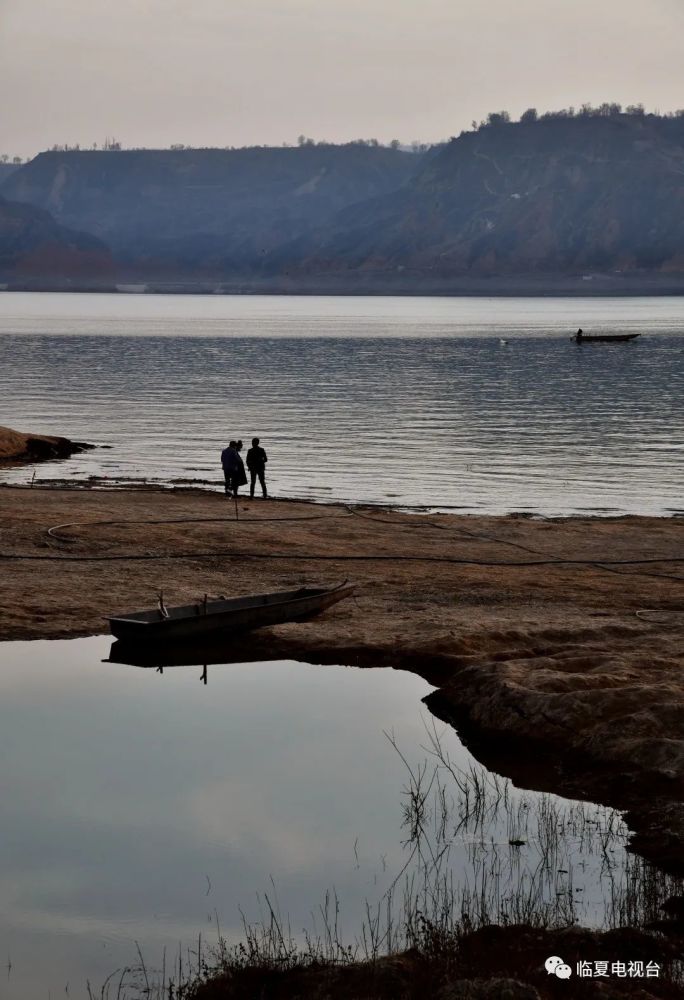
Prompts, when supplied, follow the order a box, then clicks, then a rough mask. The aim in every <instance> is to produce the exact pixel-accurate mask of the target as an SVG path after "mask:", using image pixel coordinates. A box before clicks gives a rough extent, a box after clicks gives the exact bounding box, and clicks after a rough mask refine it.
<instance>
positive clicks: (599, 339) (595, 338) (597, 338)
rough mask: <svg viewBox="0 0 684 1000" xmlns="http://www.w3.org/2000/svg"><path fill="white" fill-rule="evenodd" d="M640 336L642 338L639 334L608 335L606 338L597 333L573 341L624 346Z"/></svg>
mask: <svg viewBox="0 0 684 1000" xmlns="http://www.w3.org/2000/svg"><path fill="white" fill-rule="evenodd" d="M638 336H640V334H638V333H607V334H605V335H604V336H602V335H601V334H600V333H597V334H588V335H587V334H584V335H583V336H581V337H575V338H573V339H574V341H575V343H576V344H624V343H625V342H626V341H628V340H636V338H637V337H638Z"/></svg>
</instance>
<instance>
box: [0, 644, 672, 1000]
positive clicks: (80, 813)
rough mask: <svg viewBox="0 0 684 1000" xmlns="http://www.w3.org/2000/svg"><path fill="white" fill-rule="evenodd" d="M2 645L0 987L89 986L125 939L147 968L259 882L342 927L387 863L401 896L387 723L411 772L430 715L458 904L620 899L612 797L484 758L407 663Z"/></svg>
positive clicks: (402, 803)
mask: <svg viewBox="0 0 684 1000" xmlns="http://www.w3.org/2000/svg"><path fill="white" fill-rule="evenodd" d="M0 648H1V656H2V669H0V751H1V753H0V761H1V762H2V763H1V767H2V788H1V801H2V839H1V844H2V850H1V853H0V947H1V948H2V949H3V950H2V953H1V955H0V958H1V959H2V965H3V970H2V980H3V981H2V986H1V988H0V995H1V996H2V997H3V998H6V1000H46V998H47V997H48V996H52V997H57V996H61V995H64V991H65V987H66V986H67V984H68V991H69V992H68V995H69V996H70V997H71V998H78V1000H80V998H82V997H85V996H86V980H88V979H89V980H90V982H91V984H93V986H97V987H98V990H99V986H100V985H101V984H102V982H103V981H104V979H105V977H106V976H107V975H108V974H110V973H112V972H113V971H114V970H115V969H119V968H122V967H124V966H127V965H133V964H135V963H136V961H137V950H136V942H138V943H139V945H140V948H141V950H142V952H143V955H144V956H145V961H146V964H147V966H148V967H149V968H150V969H152V968H155V967H159V966H160V965H161V963H162V956H163V952H164V948H166V953H167V956H168V958H167V961H170V958H171V957H172V956H173V955H175V954H177V950H178V946H179V942H182V943H183V945H184V946H188V945H190V946H192V945H193V943H194V942H196V941H197V935H198V933H199V932H200V931H201V932H202V935H203V938H204V940H205V942H212V941H215V939H216V928H217V917H218V920H219V922H220V926H221V930H222V932H223V933H224V934H225V935H227V936H228V937H230V938H231V939H233V940H236V939H238V938H239V937H240V936H241V932H242V925H241V915H240V909H242V911H244V913H245V916H246V918H247V919H248V920H249V921H258V920H259V919H260V917H263V916H265V909H266V908H265V894H267V895H268V896H269V898H270V899H272V900H273V899H275V898H276V894H277V899H278V901H279V906H280V910H281V912H282V914H283V917H284V918H285V919H289V922H290V925H291V928H292V931H293V933H294V934H295V935H297V936H299V937H301V932H302V930H303V929H304V928H307V929H309V930H313V931H315V930H318V931H319V932H321V931H322V930H323V925H324V921H323V919H322V915H321V911H320V907H321V905H322V904H323V902H324V900H325V894H326V892H330V893H333V892H334V893H336V894H337V897H338V899H339V904H340V927H341V936H342V937H343V939H345V940H346V941H348V942H350V943H353V942H354V941H355V939H356V938H357V937H358V936H359V935H360V934H361V931H362V924H363V919H364V913H365V904H366V902H368V903H369V904H370V906H371V909H372V910H374V909H375V908H376V907H377V906H378V905H379V904H383V900H386V894H387V893H388V891H389V890H390V888H391V886H392V885H393V883H394V882H395V880H397V881H396V887H395V890H394V894H395V897H396V898H397V900H398V899H399V897H401V895H402V894H403V888H404V885H405V880H406V878H408V877H410V876H411V874H417V875H418V876H420V865H419V863H418V858H417V855H416V854H415V852H414V851H413V848H414V847H415V843H414V844H411V843H407V841H409V830H408V827H407V826H406V825H405V824H404V822H403V821H404V819H405V814H404V809H405V807H406V805H407V804H408V797H407V795H406V789H407V787H408V786H410V777H409V774H408V772H407V769H406V766H405V765H404V764H403V763H402V761H401V759H400V757H399V754H398V753H397V750H396V749H394V748H393V746H392V744H391V742H390V740H389V738H388V736H393V738H394V739H395V740H396V744H397V746H398V748H399V749H400V750H401V752H402V754H403V755H404V757H405V758H406V760H407V762H408V763H409V764H410V765H411V768H412V769H413V771H414V773H418V771H419V769H420V768H421V766H423V764H424V763H425V762H426V761H427V762H428V763H427V766H426V772H425V773H426V775H427V776H428V778H429V777H430V776H432V774H433V772H434V767H435V764H437V763H438V761H437V759H436V758H435V757H434V755H433V754H431V753H430V750H431V749H434V747H433V746H432V741H433V740H434V738H435V736H437V737H438V739H439V741H440V743H441V748H442V754H443V755H444V756H445V757H446V756H448V758H449V760H450V762H451V764H452V765H453V767H454V769H455V770H456V773H457V774H459V775H460V780H461V782H462V786H463V789H467V790H468V791H467V794H466V795H465V796H464V792H463V789H462V790H460V791H459V789H458V787H457V785H456V783H455V781H454V780H453V778H452V777H450V776H449V775H448V774H447V773H446V771H445V770H444V768H443V767H441V768H440V778H439V782H440V783H442V784H443V787H444V789H445V797H444V802H446V803H447V805H448V810H447V815H446V818H445V819H444V822H443V824H442V826H443V828H442V831H441V833H438V832H437V828H438V827H439V826H440V824H441V823H442V820H440V817H443V812H442V808H441V804H439V803H438V801H437V799H436V798H434V792H436V789H437V784H435V786H434V791H433V794H432V795H431V796H430V797H429V798H428V820H427V824H426V831H425V838H426V841H430V842H431V843H432V844H433V847H434V845H435V840H436V839H437V841H438V842H439V843H441V845H442V846H445V847H447V848H448V849H447V851H446V853H445V855H444V863H443V866H442V872H441V875H443V876H446V877H447V878H448V880H449V881H450V880H451V878H453V885H454V889H453V891H454V899H455V900H456V902H457V903H458V905H459V906H460V901H461V900H463V899H466V900H467V899H468V898H469V896H468V894H469V893H474V894H475V895H476V896H479V895H480V893H481V892H482V896H483V897H484V898H486V899H487V906H489V907H490V909H491V912H492V914H499V915H500V913H501V912H502V910H506V911H507V912H509V913H515V912H520V908H522V909H524V908H525V906H526V904H527V901H529V900H531V899H532V900H536V901H537V903H538V904H539V905H541V906H543V907H546V908H547V909H548V912H550V913H551V914H554V913H555V914H558V913H561V914H563V915H564V919H577V920H579V921H581V922H583V923H590V924H602V923H606V922H607V923H611V922H614V921H615V920H620V919H625V917H624V914H625V912H626V910H625V906H626V905H627V904H626V902H625V888H626V886H627V884H628V882H629V881H630V866H631V872H632V876H631V877H633V876H634V871H635V868H638V862H636V861H635V860H634V859H632V860H631V861H630V860H628V859H629V856H628V855H626V854H625V852H624V850H623V844H624V841H625V830H624V827H623V825H622V823H621V822H620V820H619V818H618V817H617V816H616V815H615V814H613V813H611V812H610V811H608V810H605V809H602V808H600V807H597V806H591V805H586V804H585V805H580V804H576V803H570V802H567V801H565V800H562V799H558V798H555V797H552V796H543V795H537V794H534V793H529V792H521V791H518V790H516V789H514V788H513V787H512V785H511V784H510V783H509V782H508V781H505V780H503V779H500V778H496V777H495V776H494V775H492V774H489V773H488V772H486V771H484V770H483V769H482V768H480V767H479V766H478V765H476V764H475V762H474V760H473V758H472V757H471V756H470V754H469V753H468V752H467V751H466V750H465V749H464V748H463V746H462V745H461V743H460V742H459V740H458V738H457V736H456V733H455V732H454V730H452V729H451V728H449V727H446V726H444V725H443V724H442V723H439V722H437V721H436V720H435V719H434V717H433V716H431V714H430V712H429V710H428V708H427V707H426V705H425V704H423V703H422V699H423V698H424V697H425V696H426V695H428V694H429V692H430V688H429V686H428V684H427V683H426V682H425V681H424V680H422V679H421V678H419V677H417V676H415V675H412V674H409V673H406V672H401V671H393V670H390V669H385V670H358V669H354V668H348V667H335V666H326V667H324V666H310V665H307V664H303V663H294V662H285V661H282V662H267V663H250V664H239V663H233V664H224V665H212V666H209V668H208V683H207V684H206V685H205V684H203V683H202V682H201V678H200V673H201V668H200V667H192V666H190V667H175V668H171V667H166V668H165V669H164V671H163V673H158V672H157V671H155V670H154V669H153V668H147V669H144V668H139V667H135V666H128V665H123V664H118V663H112V662H103V661H106V660H107V657H108V656H109V652H110V639H109V638H108V637H104V636H103V637H94V638H90V639H76V640H70V641H55V642H46V641H36V642H24V643H18V642H12V643H4V644H3V645H2V647H0ZM478 787H479V789H480V791H479V794H476V788H478ZM511 839H519V840H523V841H525V843H524V845H523V846H519V847H513V846H511V845H510V844H509V841H510V840H511ZM423 848H425V844H423ZM405 865H407V868H406V871H405V872H404V874H402V869H403V867H404V866H405ZM638 881H639V880H638V879H637V882H638ZM419 883H420V878H419V877H418V878H417V882H416V884H419ZM663 891H666V887H663ZM383 905H384V904H383ZM516 907H518V910H517V911H516ZM396 909H397V911H398V913H399V915H400V911H401V906H400V905H399V904H397V907H396ZM620 911H622V914H623V915H622V917H620ZM5 965H6V969H5V968H4V966H5ZM95 992H97V991H95ZM98 995H99V993H98Z"/></svg>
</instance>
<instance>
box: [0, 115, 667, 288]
mask: <svg viewBox="0 0 684 1000" xmlns="http://www.w3.org/2000/svg"><path fill="white" fill-rule="evenodd" d="M2 192H3V194H4V195H5V197H7V198H10V199H14V200H15V201H17V202H21V203H24V204H25V205H27V206H28V204H31V205H35V206H38V207H39V208H42V209H44V210H46V211H49V212H50V213H52V214H53V215H54V219H55V221H56V223H57V224H58V225H59V226H62V227H70V228H71V229H75V230H78V231H82V235H81V237H79V240H80V242H79V241H76V239H75V236H74V234H73V233H72V234H71V237H70V238H69V239H67V240H66V242H67V243H71V246H72V251H71V254H72V255H71V257H70V258H68V259H67V258H66V257H65V258H64V260H65V261H66V270H68V271H73V272H79V270H83V271H84V273H85V272H87V271H88V268H90V270H91V271H97V269H98V268H102V267H105V259H104V257H102V256H100V257H99V258H98V257H97V254H98V252H99V253H100V255H102V253H106V249H103V243H104V244H106V246H108V247H111V248H112V250H113V253H114V255H115V257H116V261H117V275H118V277H119V279H120V280H135V281H143V282H161V283H163V282H173V281H177V282H182V281H189V282H195V283H197V282H201V281H210V282H219V283H220V282H225V283H226V286H227V287H226V290H228V291H230V290H245V289H249V290H253V291H259V290H266V291H279V292H298V291H321V292H325V291H330V292H333V293H334V292H361V293H363V292H373V291H386V292H389V293H391V292H393V291H397V292H401V291H411V292H418V293H420V292H423V293H426V294H430V293H435V292H436V293H444V292H449V291H451V292H456V293H458V292H465V293H467V292H468V291H471V292H475V293H478V294H483V293H484V294H487V293H488V292H489V291H490V290H494V291H500V292H505V293H506V294H514V293H516V292H518V293H521V292H522V293H524V294H525V293H528V294H529V293H531V294H534V293H535V291H543V290H544V289H543V287H542V284H543V283H544V282H546V287H547V288H548V287H550V284H549V283H550V282H552V281H556V285H558V280H561V287H556V286H554V290H555V291H559V292H561V293H562V292H564V291H570V292H573V291H574V292H579V293H582V294H591V293H594V292H596V293H600V292H603V293H605V292H615V291H618V292H619V291H620V287H619V285H620V283H621V282H622V283H623V284H626V283H627V282H629V281H631V282H632V283H634V282H641V284H642V286H643V285H645V284H648V282H649V281H650V282H651V284H652V285H653V287H652V288H651V289H648V288H647V289H646V290H647V291H648V290H651V291H656V292H657V291H661V292H662V291H670V292H671V291H676V290H679V289H684V116H680V117H674V118H660V117H658V116H655V115H638V114H630V115H627V114H615V115H611V116H608V117H582V116H578V117H573V118H567V117H566V118H562V117H561V118H550V119H548V120H540V121H534V122H518V123H506V122H499V123H497V124H493V125H488V126H486V127H482V128H480V129H478V130H477V131H473V132H467V133H463V134H461V135H460V136H459V137H458V138H457V139H453V140H452V141H451V142H450V143H448V144H446V145H444V146H441V147H435V148H434V149H432V150H430V151H428V152H426V153H424V154H415V155H414V154H409V153H404V152H402V151H400V150H397V149H388V148H383V147H380V146H372V145H371V146H369V145H365V144H362V143H351V144H348V145H345V146H332V145H320V146H318V145H317V146H314V145H312V146H304V147H301V148H295V149H268V148H254V149H238V150H220V149H213V150H211V149H210V150H192V149H180V150H123V151H122V150H117V151H113V150H112V151H101V150H100V151H93V150H91V151H78V150H71V151H66V152H56V151H55V152H49V153H43V154H41V155H40V156H38V157H36V158H35V159H34V160H33V161H31V163H28V164H25V165H23V166H22V167H20V168H19V169H18V170H15V171H14V172H13V173H12V174H11V175H10V176H9V177H8V178H7V179H6V180H5V182H4V183H3V184H2ZM42 225H43V226H45V225H46V222H45V219H43V223H42ZM86 232H87V233H90V234H92V235H93V236H94V237H96V238H97V240H99V241H100V243H99V244H98V246H99V251H98V250H97V249H96V248H95V246H93V245H92V244H91V245H90V246H83V245H82V244H83V240H84V239H85V236H84V235H83V233H86ZM56 238H57V237H56V234H55V239H56ZM58 242H62V243H63V242H64V233H62V234H61V237H60V240H58ZM6 243H7V241H6V239H4V238H3V237H2V234H0V247H2V246H3V245H5V246H6ZM32 252H33V251H32ZM75 253H77V254H79V255H80V256H78V257H77V256H74V254H75ZM84 255H85V256H84ZM86 258H87V259H86ZM25 266H26V267H28V268H29V270H30V271H31V273H40V272H41V271H49V270H52V271H54V270H55V268H56V267H57V262H56V259H55V257H54V255H53V256H49V255H48V256H45V255H43V257H40V256H35V255H34V256H32V257H30V258H29V261H28V263H27V264H26V265H25ZM606 280H608V282H609V283H608V285H607V286H606V287H599V285H600V284H601V282H602V281H603V282H604V283H605V281H606ZM568 281H574V283H575V285H576V286H577V287H575V288H566V287H564V286H563V284H562V283H563V282H566V284H567V282H568ZM231 282H232V284H231ZM535 282H536V283H537V284H538V285H539V287H538V288H537V287H535ZM668 282H669V285H668ZM468 283H470V285H469V284H468ZM525 283H527V284H525ZM540 283H541V284H540ZM665 285H668V287H667V288H666V287H665ZM670 285H671V286H672V287H670ZM627 290H629V289H627Z"/></svg>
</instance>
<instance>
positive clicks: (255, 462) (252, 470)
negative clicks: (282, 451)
mask: <svg viewBox="0 0 684 1000" xmlns="http://www.w3.org/2000/svg"><path fill="white" fill-rule="evenodd" d="M267 462H268V458H267V457H266V452H265V451H264V449H263V448H260V447H259V438H252V447H251V448H250V449H249V451H248V452H247V468H248V469H249V475H250V484H249V495H250V496H251V497H254V487H255V486H256V481H257V478H258V479H259V482H260V483H261V494H262V496H263V497H264V499H266V496H267V494H266V476H265V471H266V463H267Z"/></svg>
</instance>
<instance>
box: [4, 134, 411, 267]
mask: <svg viewBox="0 0 684 1000" xmlns="http://www.w3.org/2000/svg"><path fill="white" fill-rule="evenodd" d="M420 161H421V156H420V155H414V154H410V153H406V152H402V151H401V150H398V149H390V148H385V147H382V146H378V145H375V146H371V145H366V144H363V143H350V144H347V145H343V146H333V145H327V144H321V145H305V146H302V147H297V148H266V147H264V148H261V147H258V148H246V149H232V150H231V149H178V150H117V151H102V150H99V151H95V150H89V151H78V150H69V151H66V152H57V151H54V152H47V153H41V154H40V155H39V156H37V157H36V158H35V159H34V160H32V161H31V163H29V164H27V165H25V166H24V167H22V169H21V170H20V171H19V172H18V173H15V174H13V175H12V176H11V177H10V178H9V179H8V180H7V181H6V183H5V185H3V193H4V194H5V196H6V197H8V198H12V199H15V200H17V201H21V202H25V203H31V204H34V205H37V206H39V207H41V208H43V209H46V210H47V211H49V212H51V213H53V214H54V216H55V218H56V219H57V220H58V221H59V222H60V223H61V224H62V225H65V226H70V227H73V228H76V229H79V230H84V231H87V232H89V233H92V234H94V235H95V236H97V237H98V238H99V239H101V240H103V241H104V242H105V243H107V244H108V245H109V246H111V247H112V248H113V249H114V250H115V252H116V253H117V255H118V257H119V258H120V260H121V261H123V262H125V263H126V264H127V265H128V266H129V267H138V268H140V270H141V274H142V276H143V277H144V276H150V275H155V274H157V273H178V274H183V273H205V274H208V273H211V274H217V275H220V274H226V273H232V272H235V271H240V272H244V271H249V270H252V269H255V268H258V267H259V266H260V264H261V260H262V258H263V256H264V255H265V254H267V253H268V252H270V251H271V250H272V249H273V248H274V247H277V246H280V245H281V244H283V243H284V242H288V241H290V240H292V239H293V238H296V237H300V236H302V235H304V234H305V233H307V232H308V231H309V230H310V229H311V228H312V227H315V226H319V225H322V224H325V223H326V220H327V219H328V218H330V217H331V216H332V215H334V213H336V212H337V211H339V210H340V209H342V208H344V207H346V206H348V205H351V204H355V203H358V202H362V201H365V200H367V199H369V198H373V197H377V196H379V195H382V194H385V193H387V192H389V191H394V190H396V189H397V188H398V187H400V186H401V185H402V184H404V183H405V182H406V180H407V179H408V178H409V177H410V176H411V175H412V173H413V172H414V171H415V169H416V168H417V167H418V166H419V164H420Z"/></svg>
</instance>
